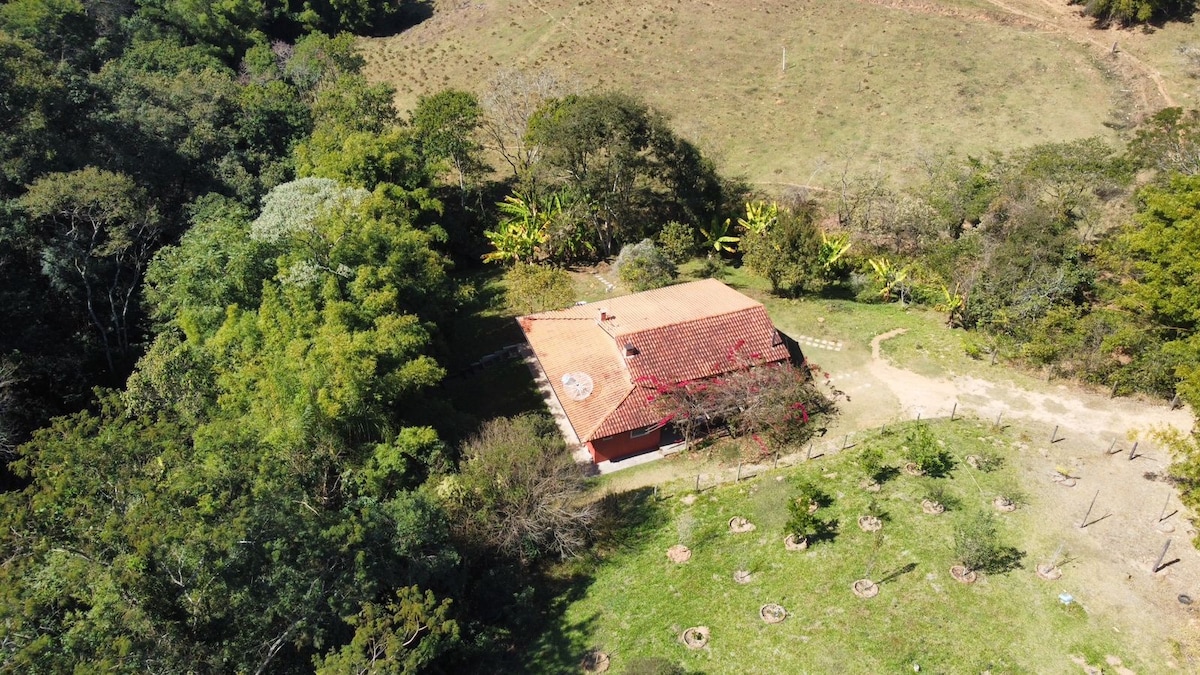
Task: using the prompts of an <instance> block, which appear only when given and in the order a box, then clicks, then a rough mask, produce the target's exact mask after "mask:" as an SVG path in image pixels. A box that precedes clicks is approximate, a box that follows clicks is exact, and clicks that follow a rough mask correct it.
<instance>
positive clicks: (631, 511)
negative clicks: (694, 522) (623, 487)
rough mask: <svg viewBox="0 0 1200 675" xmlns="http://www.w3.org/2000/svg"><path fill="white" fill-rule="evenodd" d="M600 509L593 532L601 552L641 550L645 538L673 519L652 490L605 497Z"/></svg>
mask: <svg viewBox="0 0 1200 675" xmlns="http://www.w3.org/2000/svg"><path fill="white" fill-rule="evenodd" d="M599 506H600V515H599V518H597V520H596V526H595V529H594V530H593V532H594V537H595V542H596V545H597V546H598V547H600V549H601V550H603V549H606V548H626V547H637V546H639V545H641V543H642V542H643V541H644V540H645V537H644V536H643V535H645V534H647V533H650V532H653V531H655V530H657V529H659V528H662V527H663V526H665V525H666V524H667V522H668V521H669V520H670V517H671V515H670V513H669V512H668V510H667V509H666V508H663V504H662V503H661V501H660V500H659V499H658V498H657V497H656V496H655V493H654V489H653V488H649V487H645V488H639V489H637V490H630V491H628V492H617V493H614V494H608V495H604V497H602V498H601V499H600V501H599Z"/></svg>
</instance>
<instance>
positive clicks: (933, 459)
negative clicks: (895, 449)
mask: <svg viewBox="0 0 1200 675" xmlns="http://www.w3.org/2000/svg"><path fill="white" fill-rule="evenodd" d="M904 440H905V452H904V457H905V459H907V460H908V464H907V465H906V466H907V467H909V469H910V472H912V473H922V474H926V475H929V476H933V477H941V476H945V475H946V474H947V473H949V472H950V469H952V468H954V458H953V457H951V456H950V453H949V452H948V451H947V450H946V449H945V448H944V447H942V446H941V445H939V444H938V439H937V438H936V437H935V436H934V435H933V432H932V431H930V429H929V427H928V426H927V425H924V424H921V425H917V426H915V427H913V428H911V429H909V430H908V433H907V434H906V435H905V439H904Z"/></svg>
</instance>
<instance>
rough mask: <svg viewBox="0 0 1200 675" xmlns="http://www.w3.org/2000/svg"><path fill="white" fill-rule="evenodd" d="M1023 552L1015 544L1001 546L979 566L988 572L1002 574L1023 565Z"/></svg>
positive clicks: (981, 569)
mask: <svg viewBox="0 0 1200 675" xmlns="http://www.w3.org/2000/svg"><path fill="white" fill-rule="evenodd" d="M1024 561H1025V552H1024V551H1022V550H1020V549H1018V548H1017V547H1015V546H1001V547H999V548H998V549H997V550H996V552H995V553H994V554H993V555H992V556H991V558H990V559H989V560H988V561H987V562H986V563H985V564H983V565H981V566H980V571H982V572H986V573H988V574H1004V573H1005V572H1011V571H1013V570H1015V569H1020V568H1022V567H1024Z"/></svg>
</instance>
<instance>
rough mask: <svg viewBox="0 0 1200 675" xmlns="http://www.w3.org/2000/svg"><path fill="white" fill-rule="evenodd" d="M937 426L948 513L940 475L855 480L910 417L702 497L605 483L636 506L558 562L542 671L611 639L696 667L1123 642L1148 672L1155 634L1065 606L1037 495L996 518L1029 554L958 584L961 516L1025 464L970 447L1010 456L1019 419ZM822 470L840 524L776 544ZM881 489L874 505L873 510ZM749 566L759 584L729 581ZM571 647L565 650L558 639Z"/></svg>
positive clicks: (825, 512) (909, 666)
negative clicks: (692, 632) (934, 488)
mask: <svg viewBox="0 0 1200 675" xmlns="http://www.w3.org/2000/svg"><path fill="white" fill-rule="evenodd" d="M931 428H932V430H933V431H934V433H935V435H936V436H937V437H938V438H939V440H940V441H941V442H943V443H944V444H945V447H946V448H947V449H948V450H950V451H951V452H952V454H953V455H954V456H955V458H956V460H957V463H956V466H955V468H954V469H953V471H952V473H951V474H950V476H949V477H947V478H943V479H937V480H938V482H940V483H942V484H943V485H944V486H945V488H946V489H947V491H948V492H949V493H950V494H951V495H952V496H953V497H954V498H955V499H956V500H957V502H958V504H957V505H955V506H952V508H951V510H950V511H948V512H946V513H944V514H942V515H937V516H931V515H926V514H924V513H922V511H921V508H920V500H921V498H922V496H923V494H924V487H923V486H924V485H925V484H926V483H927V482H928V481H931V480H934V479H929V478H917V477H912V476H908V475H906V474H902V473H901V474H899V475H896V476H894V477H892V478H891V479H890V480H888V481H887V482H885V483H884V485H883V489H882V490H881V491H880V492H879V493H877V494H873V493H868V492H867V491H865V490H863V489H862V488H861V487H860V482H861V480H862V477H863V476H862V471H861V470H860V469H859V468H858V467H857V466H856V464H855V462H854V459H855V457H856V456H857V451H858V450H860V449H862V448H865V447H868V446H877V447H880V448H882V449H884V450H885V453H886V455H885V456H886V457H887V461H888V463H889V464H891V465H893V466H895V465H898V464H900V462H901V456H900V450H899V447H900V445H901V444H902V443H903V442H904V439H905V431H904V430H901V429H896V430H894V431H893V432H892V433H890V434H889V435H887V436H882V437H880V436H875V437H872V438H869V439H864V440H862V441H860V443H859V446H858V447H857V448H855V449H854V450H851V451H848V452H846V453H842V454H839V455H834V456H830V457H827V458H823V459H819V460H814V461H812V462H810V463H806V464H802V465H801V466H799V467H797V468H795V469H789V470H786V471H785V470H782V469H781V470H780V471H779V472H776V473H768V474H766V475H764V476H762V477H759V478H755V479H752V480H748V481H744V482H742V483H740V484H736V485H728V486H725V487H721V488H716V489H714V490H708V491H705V492H703V493H701V494H699V495H696V499H695V501H694V503H692V504H690V505H689V504H688V503H686V501H685V500H684V499H683V497H685V496H687V495H689V494H693V493H691V492H690V490H689V488H688V485H687V484H686V483H677V484H674V485H669V486H666V487H665V489H662V490H661V491H660V492H659V493H658V494H659V497H657V498H655V497H653V496H651V493H650V491H648V490H642V491H638V492H631V493H623V494H621V495H617V496H614V497H610V498H609V500H610V503H612V504H619V505H622V506H623V507H624V508H625V509H626V511H625V513H627V514H633V515H632V517H627V518H626V522H625V524H624V525H623V526H622V527H619V528H616V529H614V530H613V531H612V534H611V536H610V537H609V538H607V539H606V540H605V541H604V542H603V543H602V544H601V545H600V546H599V547H598V549H599V551H600V552H599V553H598V554H597V557H596V558H595V559H593V560H591V561H589V562H587V563H582V564H580V565H577V566H576V567H574V568H572V569H570V570H564V574H568V573H572V574H575V575H577V577H578V578H579V579H582V580H583V581H581V582H580V583H578V584H576V585H575V586H574V587H573V593H572V594H571V595H570V597H568V598H564V599H563V605H564V606H563V607H561V610H562V613H561V617H560V619H559V623H558V625H557V627H556V630H552V631H550V632H549V633H548V634H547V635H546V637H545V638H544V640H543V642H542V643H540V644H538V645H536V647H535V648H534V649H533V650H531V658H532V659H533V662H532V663H531V664H530V666H529V668H530V671H531V672H571V671H572V669H573V668H575V667H577V666H576V664H577V663H578V661H577V660H576V661H575V662H573V663H568V662H566V657H564V656H563V654H564V652H566V653H573V654H575V655H577V656H576V659H577V658H578V655H582V654H583V653H585V652H586V651H588V650H589V649H600V650H603V651H605V652H607V653H609V654H610V655H611V657H612V660H613V669H614V670H615V671H616V672H621V671H623V670H624V669H625V668H626V667H628V665H629V664H630V663H631V662H633V661H635V660H636V659H639V658H645V657H665V658H666V659H668V660H669V661H671V662H676V663H679V664H682V665H683V666H685V667H686V668H687V669H688V670H689V672H697V671H700V672H705V673H745V672H780V673H804V672H862V673H867V672H871V673H877V672H901V671H905V672H912V671H913V669H914V665H919V666H920V669H921V670H922V671H923V672H974V673H978V672H982V671H985V670H991V671H992V672H1029V673H1054V672H1071V671H1072V670H1074V671H1075V672H1078V668H1079V666H1078V665H1075V664H1074V663H1073V662H1072V660H1071V657H1072V655H1076V656H1082V657H1084V658H1085V659H1086V660H1087V661H1089V662H1090V663H1092V664H1100V663H1101V662H1102V660H1103V659H1104V657H1105V656H1107V655H1115V656H1118V657H1120V658H1121V659H1122V660H1123V662H1124V663H1125V665H1127V666H1128V667H1131V668H1133V669H1135V670H1138V671H1139V672H1141V671H1142V670H1143V667H1144V666H1145V664H1146V663H1148V662H1149V663H1153V659H1152V657H1150V656H1147V654H1149V653H1152V652H1149V651H1147V650H1146V648H1145V647H1144V646H1143V645H1138V644H1128V643H1122V640H1128V639H1129V638H1123V637H1122V636H1121V635H1119V634H1117V633H1115V632H1114V631H1113V629H1112V628H1111V626H1113V625H1116V624H1119V623H1120V620H1119V619H1120V617H1104V616H1095V615H1091V614H1089V613H1088V611H1087V610H1086V609H1085V608H1084V607H1083V606H1081V605H1080V604H1079V603H1078V602H1076V603H1072V604H1070V605H1064V604H1063V603H1062V602H1060V600H1059V597H1058V596H1059V593H1061V592H1063V591H1064V587H1063V586H1062V585H1060V584H1059V583H1053V582H1046V581H1043V580H1041V579H1039V578H1038V577H1037V576H1036V575H1034V574H1033V572H1032V568H1033V566H1034V565H1036V564H1037V563H1038V562H1041V561H1043V559H1045V558H1048V557H1050V556H1051V554H1052V553H1053V551H1052V550H1042V549H1043V548H1044V547H1045V546H1046V544H1045V543H1044V542H1045V541H1046V540H1047V539H1052V538H1053V536H1052V535H1050V534H1046V535H1045V536H1042V530H1049V529H1052V528H1054V527H1059V526H1060V525H1061V524H1059V523H1051V522H1047V518H1046V517H1045V514H1041V515H1039V514H1038V513H1037V511H1036V508H1033V507H1035V506H1036V505H1032V506H1031V507H1029V508H1024V507H1023V508H1021V509H1018V510H1017V511H1015V512H1013V513H1008V514H1000V515H998V519H999V521H1000V522H999V527H1000V533H1001V538H1002V540H1003V541H1004V543H1005V544H1007V545H1010V546H1013V547H1016V548H1017V549H1019V550H1020V551H1021V552H1022V553H1023V558H1022V561H1021V563H1020V567H1018V568H1016V569H1012V570H1011V571H1008V572H1004V573H999V574H989V575H984V576H982V577H981V578H980V580H979V581H978V582H976V583H975V584H973V585H965V584H962V583H959V582H957V581H955V580H954V579H953V578H952V577H951V576H950V575H949V572H948V568H949V567H950V566H951V564H953V562H954V560H953V558H954V556H953V553H952V541H953V531H954V525H955V523H956V522H958V521H959V520H960V519H961V518H963V517H965V515H966V514H967V513H968V512H973V511H980V510H983V511H991V510H992V507H991V505H990V502H991V499H992V498H993V497H994V496H995V494H997V492H998V491H1000V490H1001V489H1002V488H1004V487H1006V486H1011V485H1013V484H1014V481H1016V480H1017V474H1018V471H1019V470H1018V468H1017V466H1016V464H1017V463H1016V462H1013V461H1005V462H1004V463H1003V464H1002V465H1001V467H1000V468H999V469H996V470H994V471H992V472H981V471H978V470H975V469H971V468H969V467H968V466H966V465H965V464H964V463H963V458H964V457H966V456H967V455H969V454H980V453H989V452H990V453H994V454H996V455H999V456H1002V457H1003V456H1006V455H1007V456H1009V458H1010V459H1012V455H1013V453H1017V452H1020V450H1018V449H1014V447H1015V446H1014V445H1013V441H1014V440H1015V433H1016V432H1014V431H1012V430H1009V431H1006V432H995V431H993V430H992V429H990V428H989V427H987V426H986V425H983V424H981V423H977V422H972V421H969V420H959V421H956V422H944V423H935V424H933V425H932V426H931ZM801 478H803V479H807V480H811V481H813V482H815V483H816V484H818V485H819V486H820V487H821V488H822V489H823V490H824V491H825V492H826V493H827V494H828V495H829V496H830V497H832V504H830V505H828V506H826V507H823V508H822V509H821V510H819V511H818V514H820V515H822V516H823V517H825V518H832V519H836V520H837V521H838V523H839V524H840V525H839V528H838V532H837V533H836V535H835V536H833V538H832V539H831V540H826V541H822V542H820V543H817V544H816V545H814V546H812V547H810V548H809V549H808V550H807V551H802V552H789V551H786V550H785V549H784V546H783V543H782V537H783V526H784V523H785V521H786V519H787V510H786V504H787V501H788V499H789V498H790V497H792V496H793V495H794V494H795V492H796V488H795V485H794V482H795V481H796V480H797V479H801ZM872 502H874V507H872ZM872 508H874V509H875V510H876V512H879V511H880V510H881V511H882V512H883V513H884V514H885V515H884V526H883V529H882V533H881V535H876V534H870V533H867V532H864V531H862V530H860V528H859V527H858V526H857V524H856V523H857V518H858V516H860V515H863V514H865V513H867V512H868V511H869V510H871V509H872ZM734 516H742V517H745V518H748V519H749V520H750V521H751V522H752V523H754V524H755V525H756V526H757V529H756V530H755V531H753V532H750V533H745V534H732V533H730V531H729V528H728V521H729V519H730V518H732V517H734ZM675 544H683V545H686V546H688V547H690V548H691V550H692V557H691V560H690V561H688V562H686V563H683V564H675V563H672V562H670V561H668V559H667V557H666V550H667V549H668V547H670V546H672V545H675ZM736 570H748V571H750V572H751V574H752V578H751V581H750V583H748V584H744V585H743V584H739V583H736V582H735V581H734V580H733V573H734V572H735V571H736ZM864 577H869V578H871V579H873V580H874V581H876V582H878V583H879V584H880V593H879V595H878V596H877V597H875V598H872V599H860V598H858V597H856V596H855V595H854V594H853V593H852V592H851V588H850V587H851V584H852V583H853V582H854V581H855V580H856V579H860V578H864ZM766 603H778V604H780V605H782V606H783V607H784V608H786V609H787V611H788V617H787V619H786V620H785V621H784V622H782V623H780V624H776V625H767V624H765V623H764V622H763V621H762V620H761V619H760V618H759V615H758V610H759V608H760V607H761V606H762V605H763V604H766ZM700 625H703V626H707V627H709V629H710V630H711V640H710V642H709V644H708V646H707V647H706V648H704V649H701V650H696V651H692V650H689V649H687V648H686V647H684V646H683V645H682V644H681V643H680V642H679V636H680V633H681V632H682V631H683V630H684V629H685V628H688V627H691V626H700ZM564 645H569V646H570V649H566V650H564Z"/></svg>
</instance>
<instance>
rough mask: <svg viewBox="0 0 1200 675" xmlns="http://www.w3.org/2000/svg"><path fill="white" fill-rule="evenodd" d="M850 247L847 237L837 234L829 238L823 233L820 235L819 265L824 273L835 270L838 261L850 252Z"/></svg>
mask: <svg viewBox="0 0 1200 675" xmlns="http://www.w3.org/2000/svg"><path fill="white" fill-rule="evenodd" d="M850 245H851V242H850V236H849V235H846V234H838V235H834V236H832V237H831V236H829V235H827V234H825V233H824V232H822V233H821V264H822V265H823V266H824V268H825V271H826V272H832V271H834V270H835V269H836V268H837V265H838V261H840V260H841V259H842V256H844V255H846V252H847V251H849V250H850Z"/></svg>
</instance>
